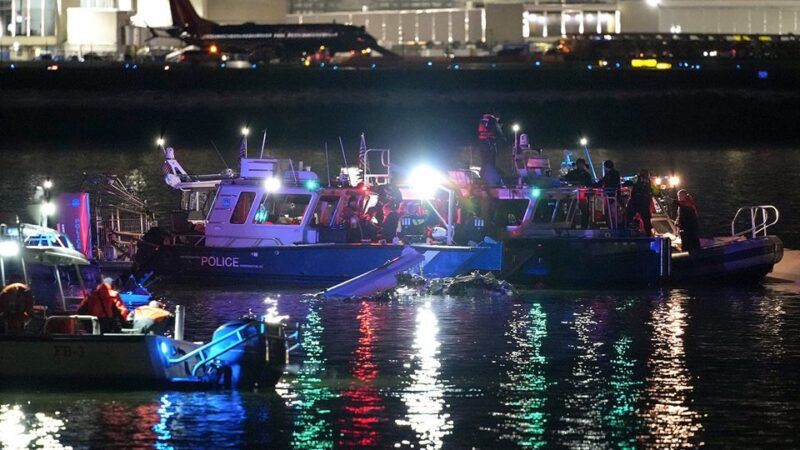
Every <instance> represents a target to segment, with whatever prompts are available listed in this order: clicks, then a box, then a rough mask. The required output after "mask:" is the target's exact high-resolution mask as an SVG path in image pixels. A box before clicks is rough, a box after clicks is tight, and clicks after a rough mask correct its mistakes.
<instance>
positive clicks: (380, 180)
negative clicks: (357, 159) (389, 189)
mask: <svg viewBox="0 0 800 450" xmlns="http://www.w3.org/2000/svg"><path fill="white" fill-rule="evenodd" d="M370 153H377V154H378V155H379V156H380V165H381V167H382V168H383V169H385V171H384V172H379V173H376V172H372V171H371V170H370V169H371V165H370V164H369V161H370V159H369V156H370ZM364 163H365V167H364V183H366V184H368V185H370V186H378V185H381V184H388V183H390V182H391V180H392V168H391V160H390V152H389V149H383V148H370V149H368V150H367V151H366V152H364Z"/></svg>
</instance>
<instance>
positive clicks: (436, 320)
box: [0, 288, 800, 449]
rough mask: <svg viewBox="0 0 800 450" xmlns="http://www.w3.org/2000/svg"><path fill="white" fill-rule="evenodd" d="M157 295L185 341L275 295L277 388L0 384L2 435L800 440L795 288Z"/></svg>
mask: <svg viewBox="0 0 800 450" xmlns="http://www.w3.org/2000/svg"><path fill="white" fill-rule="evenodd" d="M165 293H169V294H170V296H171V297H172V298H174V299H175V300H174V301H175V302H180V303H182V304H186V305H189V312H190V315H191V317H192V318H193V321H192V322H191V323H192V324H193V325H192V327H190V329H189V330H187V334H189V335H190V338H191V339H207V338H208V337H209V335H210V333H211V331H213V327H210V324H216V323H219V322H220V320H219V319H220V318H221V317H228V318H231V317H236V316H238V315H241V314H244V313H246V312H247V311H248V310H251V309H252V310H253V311H263V309H264V308H265V303H264V299H265V297H268V298H269V299H273V300H274V301H270V302H269V305H266V306H276V307H277V310H278V312H279V313H280V314H288V315H289V316H290V317H291V321H292V322H294V321H297V322H299V323H300V325H301V330H302V333H301V343H302V345H303V349H302V351H300V352H299V353H297V354H295V355H294V361H293V364H294V366H293V368H292V370H291V371H290V373H287V374H286V375H285V376H284V378H283V380H282V381H281V383H280V384H279V386H278V387H277V389H276V392H275V393H265V392H259V393H251V392H241V393H240V392H228V391H219V392H172V391H168V392H147V391H145V392H132V393H127V392H68V393H58V392H24V391H22V392H20V391H9V392H5V391H4V392H0V446H2V447H3V448H15V447H16V448H25V447H29V446H43V447H48V446H49V447H53V448H57V447H59V446H63V447H70V446H71V447H76V448H85V447H107V446H114V445H120V446H134V447H155V448H163V449H169V448H187V447H207V448H208V447H215V448H222V447H239V448H241V447H261V448H287V447H291V448H299V449H327V448H337V447H341V448H352V447H370V446H371V447H379V448H387V447H393V446H396V447H405V448H411V447H413V448H420V447H422V448H462V447H471V446H475V447H481V448H486V447H492V446H499V447H507V446H509V445H513V446H518V447H521V448H536V447H553V446H559V447H567V448H589V447H619V448H641V447H645V448H678V447H694V446H698V445H700V444H703V443H708V444H711V445H713V446H719V447H730V446H736V447H758V446H760V445H761V444H762V443H777V444H779V445H780V446H784V447H797V446H798V445H800V442H798V438H797V436H796V434H795V432H794V427H795V426H796V418H797V417H799V416H800V409H798V405H797V404H796V403H795V402H793V401H792V399H794V398H798V397H800V382H798V380H796V378H795V377H793V376H791V375H792V374H793V373H795V372H792V370H794V369H796V367H797V365H796V362H797V361H800V293H799V292H798V291H797V290H795V291H789V292H785V291H778V290H774V289H770V288H763V289H755V290H739V291H737V290H691V289H690V290H663V291H661V290H657V291H643V292H623V293H603V294H597V293H592V292H568V291H534V292H526V293H524V295H523V298H522V299H520V300H516V301H500V302H498V301H496V300H492V301H489V300H486V301H484V300H481V299H475V300H471V301H464V300H457V299H447V298H436V297H431V298H419V299H413V300H410V301H400V302H390V303H377V302H369V301H358V302H340V301H326V302H322V301H318V300H307V299H303V298H301V297H300V296H299V295H298V293H297V291H283V292H280V291H275V290H267V291H265V290H263V289H253V290H247V291H229V292H227V291H225V290H220V289H208V290H203V291H199V290H186V289H182V288H172V290H171V291H165ZM279 294H280V295H279ZM743 360H746V362H747V363H746V364H743ZM764 417H768V419H769V420H766V419H763V418H764Z"/></svg>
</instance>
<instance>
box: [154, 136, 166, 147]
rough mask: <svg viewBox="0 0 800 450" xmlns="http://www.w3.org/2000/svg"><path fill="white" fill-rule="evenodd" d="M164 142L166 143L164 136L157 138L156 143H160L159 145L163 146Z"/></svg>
mask: <svg viewBox="0 0 800 450" xmlns="http://www.w3.org/2000/svg"><path fill="white" fill-rule="evenodd" d="M164 143H165V141H164V138H158V139H156V145H158V146H159V147H163V146H164Z"/></svg>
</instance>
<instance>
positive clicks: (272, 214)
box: [253, 193, 311, 225]
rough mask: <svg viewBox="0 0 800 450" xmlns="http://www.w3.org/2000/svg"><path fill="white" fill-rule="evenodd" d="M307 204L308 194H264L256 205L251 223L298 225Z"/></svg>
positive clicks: (309, 196) (309, 200)
mask: <svg viewBox="0 0 800 450" xmlns="http://www.w3.org/2000/svg"><path fill="white" fill-rule="evenodd" d="M309 203H311V195H310V194H273V193H268V194H265V195H264V196H263V197H262V198H261V201H260V202H259V203H258V208H257V209H256V214H255V216H253V223H254V224H269V225H299V224H300V222H302V221H303V215H305V213H306V208H308V204H309Z"/></svg>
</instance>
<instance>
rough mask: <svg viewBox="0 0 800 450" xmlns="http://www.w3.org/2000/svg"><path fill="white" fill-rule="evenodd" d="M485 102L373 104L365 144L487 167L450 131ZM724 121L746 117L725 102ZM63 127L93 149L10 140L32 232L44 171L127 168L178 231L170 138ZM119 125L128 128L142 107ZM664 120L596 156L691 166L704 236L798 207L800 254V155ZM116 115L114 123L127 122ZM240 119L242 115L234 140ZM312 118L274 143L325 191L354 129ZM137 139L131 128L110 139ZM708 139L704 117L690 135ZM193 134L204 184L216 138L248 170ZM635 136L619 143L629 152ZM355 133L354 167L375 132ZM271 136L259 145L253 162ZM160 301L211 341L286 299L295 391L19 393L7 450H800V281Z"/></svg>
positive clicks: (404, 157) (289, 383)
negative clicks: (418, 118) (452, 106)
mask: <svg viewBox="0 0 800 450" xmlns="http://www.w3.org/2000/svg"><path fill="white" fill-rule="evenodd" d="M553 101H554V102H555V100H553ZM723 103H724V102H723ZM446 106H447V105H446V104H445V105H443V106H440V107H439V108H440V110H441V108H446ZM578 106H580V105H579V104H578ZM390 107H391V105H387V108H390ZM326 108H327V109H325V111H330V110H334V109H336V108H335V107H333V106H331V105H327V106H326ZM471 108H472V109H473V110H468V111H466V112H464V111H461V110H459V111H460V112H453V113H451V114H450V115H442V116H441V117H438V118H437V119H436V120H437V121H436V122H433V124H434V125H437V124H438V125H441V126H440V127H439V126H438V125H437V126H434V125H431V124H430V123H429V124H428V125H426V126H424V127H422V128H421V131H420V132H417V131H418V130H420V127H417V126H416V125H418V124H417V123H415V122H414V121H413V120H412V119H406V120H405V121H400V122H396V123H393V122H391V121H389V120H384V119H385V117H383V116H378V115H376V114H377V112H378V110H379V109H380V105H377V106H376V105H373V106H372V109H369V110H368V111H367V112H368V113H369V114H373V115H374V116H375V117H377V118H381V117H383V119H382V120H381V121H380V123H379V126H378V127H377V128H372V129H369V128H368V129H367V132H368V140H369V142H370V145H371V146H373V147H390V148H392V149H393V154H392V156H393V161H394V162H396V163H397V164H398V165H399V166H400V167H403V166H405V167H408V166H412V165H414V164H415V163H417V162H420V161H422V160H425V159H431V160H434V161H439V162H448V163H451V164H467V163H469V157H470V153H469V151H467V150H465V149H464V147H465V146H467V145H468V144H469V143H470V140H471V137H465V136H468V135H467V133H468V132H469V133H471V132H472V126H471V125H469V126H466V125H464V126H461V128H460V129H463V130H462V131H463V133H453V132H452V130H451V131H447V126H446V125H452V124H453V123H456V122H462V121H463V122H464V123H467V122H466V121H467V120H468V117H467V116H470V117H471V116H472V115H474V113H476V112H479V111H480V109H481V108H482V105H472V106H471ZM518 109H519V110H520V111H522V110H523V106H520V105H518ZM579 109H580V108H578V107H577V106H576V104H571V105H570V104H568V105H565V106H561V110H562V113H563V112H564V111H574V112H576V115H577V117H578V118H580V119H581V121H583V122H584V123H589V122H592V123H593V124H594V125H593V126H594V127H595V128H596V129H600V128H604V127H605V125H604V124H603V120H602V118H603V116H602V115H599V116H598V115H591V114H587V113H585V112H583V113H582V112H580V111H579ZM387 111H388V109H387ZM434 111H436V110H434ZM594 111H599V108H596V109H594ZM34 112H35V114H34V115H41V116H45V115H46V111H39V110H36V111H34ZM673 112H674V111H673ZM6 113H8V111H6ZM28 113H29V114H32V113H31V112H30V111H29V112H28ZM535 113H540V111H539V112H536V111H535ZM9 114H10V113H9ZM192 114H194V116H193V117H196V116H197V115H199V114H200V113H199V112H197V111H194V112H193V113H192ZM271 114H275V113H274V112H273V113H271ZM314 114H316V115H314ZM314 114H311V117H314V118H319V113H318V112H316V113H314ZM361 114H362V116H363V115H364V114H366V113H364V112H363V111H362V112H361ZM387 114H389V113H387ZM427 114H428V115H429V116H434V115H435V113H431V112H428V113H427ZM626 114H629V115H630V116H631V117H633V116H635V114H634V113H633V112H630V111H629V112H628V113H626ZM698 114H699V113H698ZM720 114H721V115H722V116H723V117H727V115H726V113H725V112H724V111H723V110H722V109H721V110H720ZM69 115H73V116H72V117H67V116H69ZM218 115H219V114H218ZM390 115H391V114H390ZM347 116H348V114H344V113H341V112H340V114H338V115H337V116H335V117H334V116H332V117H331V120H332V121H334V122H335V123H337V124H339V125H341V128H340V129H350V128H352V127H346V126H345V125H350V124H349V123H348V122H359V121H354V120H351V119H350V118H348V117H347ZM462 116H463V117H462ZM590 116H591V117H590ZM9 117H10V116H9ZM55 117H57V118H58V121H59V123H57V124H53V123H42V126H43V129H45V130H47V129H48V128H52V127H56V128H60V129H66V128H69V129H74V133H75V134H76V135H81V134H84V133H85V135H86V136H88V137H87V138H85V139H77V138H73V139H68V140H60V139H52V138H50V139H48V138H47V132H46V131H45V133H44V135H43V138H42V136H33V137H32V138H31V139H16V140H12V141H9V140H3V141H2V142H0V158H2V161H3V166H2V173H0V211H14V212H20V213H22V215H23V219H24V218H25V217H24V216H25V214H24V211H22V210H24V205H26V204H28V203H29V202H30V201H31V198H32V195H33V190H34V187H35V186H36V185H37V184H41V182H42V180H43V179H44V178H45V177H46V176H51V177H53V179H54V181H55V184H56V190H64V191H73V190H77V189H79V187H80V183H81V175H80V174H81V173H83V172H94V171H102V172H112V173H116V174H118V175H120V176H129V175H131V174H132V173H133V172H134V171H138V173H139V175H141V177H142V179H143V180H144V181H145V186H144V187H143V190H142V195H143V196H144V197H145V198H146V199H147V201H148V203H149V204H150V206H151V207H152V208H153V209H154V210H155V211H156V212H157V213H158V215H159V218H160V219H161V220H165V219H166V217H167V213H168V212H169V211H170V210H172V209H174V208H175V207H176V205H177V203H176V202H177V199H178V195H177V193H175V192H171V191H169V190H168V188H167V187H166V186H165V185H164V184H163V182H162V181H161V171H160V163H161V154H160V152H159V151H158V150H157V149H155V148H154V146H152V145H151V144H147V143H139V144H131V143H129V142H128V143H126V141H124V140H122V141H119V142H118V141H116V140H114V139H106V138H103V139H102V140H98V139H92V138H91V137H92V136H94V135H95V134H96V133H94V132H93V131H92V130H91V126H92V125H93V123H92V122H93V120H95V119H98V117H99V115H98V112H97V111H94V112H93V113H92V115H90V116H88V117H89V118H90V119H92V120H87V116H83V115H81V113H80V111H78V112H75V111H73V110H69V111H66V112H65V111H61V113H60V115H58V114H57V115H56V116H55ZM111 117H112V118H114V117H116V118H119V119H120V120H122V118H123V117H124V114H117V115H112V116H111ZM671 117H672V116H671ZM676 117H677V116H675V117H672V119H670V120H671V122H670V123H671V127H672V128H670V129H672V130H674V129H676V128H679V127H677V124H678V122H679V121H678V120H677V119H676ZM698 117H699V116H698ZM462 119H463V120H462ZM663 119H664V117H660V116H652V117H651V116H647V117H640V118H639V119H638V120H639V122H636V123H632V124H630V127H638V126H639V125H642V124H643V123H646V125H645V126H644V127H643V128H639V130H640V131H639V132H638V133H635V135H636V136H637V140H636V141H633V142H630V143H627V144H626V145H625V143H624V142H622V143H621V144H619V145H615V146H614V147H610V148H599V149H596V150H593V153H592V155H593V157H594V159H595V163H596V164H597V165H599V161H601V160H604V159H609V158H610V159H613V160H615V161H616V162H617V167H618V168H619V169H620V170H621V172H623V174H632V173H634V172H635V171H637V170H638V169H639V168H643V167H646V168H649V169H651V170H652V171H654V172H657V173H662V174H666V173H671V172H675V173H677V174H679V175H680V176H681V178H682V183H683V184H682V187H685V188H687V189H689V190H690V191H692V192H693V193H694V194H695V198H696V200H697V203H698V207H699V210H700V218H701V227H702V234H706V235H720V234H727V233H729V230H730V220H731V218H732V215H733V214H734V213H735V211H736V209H737V208H738V207H740V206H745V205H755V204H773V205H775V206H777V207H778V208H779V209H780V211H781V213H782V217H781V221H780V223H779V224H778V226H776V227H775V233H776V234H778V235H779V236H780V237H781V238H782V239H783V240H784V241H785V243H786V244H787V246H789V247H794V248H798V246H800V232H799V231H798V230H800V218H798V216H797V214H796V213H795V212H796V211H797V210H798V207H800V172H798V171H797V168H798V167H800V152H798V151H797V148H796V147H794V146H792V145H783V144H781V145H778V144H776V143H774V142H772V143H770V142H766V143H764V144H763V145H761V144H758V143H756V144H748V145H747V146H746V147H739V146H736V145H728V144H725V145H719V144H712V145H706V144H702V145H701V146H699V147H683V146H680V145H677V144H673V145H668V146H665V145H663V144H661V145H659V144H658V143H657V142H660V140H658V139H653V140H652V141H648V139H647V136H646V135H647V133H648V132H649V131H647V130H653V129H654V128H657V127H658V123H661V121H662V120H663ZM730 119H731V120H742V121H743V122H748V120H749V119H748V118H747V117H739V116H737V117H731V118H730ZM62 120H63V121H65V122H63V123H62V122H61V121H62ZM113 120H114V121H116V119H113ZM136 120H138V121H139V122H141V121H142V120H143V119H142V118H141V117H139V118H137V119H136ZM171 120H172V121H173V122H177V121H179V117H178V116H174V117H172V119H171ZM507 120H511V119H510V118H508V117H507ZM111 121H112V119H106V122H105V124H106V125H109V126H111V125H112V124H111ZM233 121H234V120H233V119H230V118H229V119H228V122H229V123H226V124H225V125H226V127H227V128H226V129H230V128H232V125H231V123H232V122H233ZM151 122H152V123H154V122H157V119H154V120H153V121H151ZM312 122H313V120H311V119H308V118H307V117H305V116H304V115H303V114H301V113H299V112H298V111H294V112H292V113H291V114H289V116H288V117H286V118H284V120H283V122H281V123H280V127H278V128H279V129H286V127H289V128H293V129H295V130H297V129H306V130H308V133H307V134H303V135H292V134H287V133H285V132H284V133H283V134H279V133H272V134H271V135H270V141H269V142H270V145H269V149H270V151H271V152H272V153H273V154H276V155H278V156H291V157H293V158H295V159H296V160H299V159H303V160H304V161H305V162H306V163H307V164H311V165H312V167H313V168H314V169H315V170H316V171H317V172H318V173H319V174H320V175H321V176H322V177H323V179H324V177H325V169H324V167H325V166H324V156H323V153H322V152H321V147H322V146H321V141H322V140H324V139H327V140H328V142H329V144H330V148H331V167H332V168H333V169H334V170H336V168H338V166H339V165H340V159H339V156H338V146H337V145H336V134H335V133H333V134H332V133H330V129H329V128H330V127H327V128H325V133H322V134H325V136H328V137H324V136H322V137H321V136H319V135H317V134H316V133H315V130H314V128H313V125H314V124H313V123H312ZM668 122H669V121H668ZM152 123H151V124H152ZM208 123H209V121H206V122H203V124H204V125H207V124H208ZM367 123H369V122H367ZM390 123H392V125H390ZM468 123H471V122H468ZM100 124H101V125H102V124H103V122H102V119H101V120H100ZM229 125H230V126H229ZM272 125H274V123H273V124H272ZM2 126H3V127H4V130H7V129H9V128H12V127H13V126H14V123H13V122H12V121H4V122H3V124H2ZM124 126H125V124H124V123H116V122H115V123H114V124H113V126H112V127H111V128H112V129H121V128H124ZM188 126H189V125H184V127H188ZM356 126H358V124H356ZM368 126H369V125H368ZM562 126H565V125H563V124H562ZM614 126H615V127H617V128H625V127H626V126H627V125H623V123H621V122H614ZM705 126H706V125H703V124H702V123H699V122H694V123H692V124H691V128H692V130H693V131H692V133H693V134H692V136H696V133H697V130H698V129H702V128H704V127H705ZM707 126H708V127H709V128H712V127H714V124H708V125H707ZM726 126H727V129H730V128H731V127H732V126H731V125H730V124H728V125H726ZM24 127H27V128H30V127H31V123H26V124H24ZM157 128H158V127H154V129H153V131H154V132H155V131H158V130H157ZM457 128H458V127H457ZM576 129H578V128H576ZM583 129H584V130H587V129H588V130H590V131H591V128H583ZM642 130H645V131H642ZM740 131H741V130H740ZM784 131H785V130H784ZM742 132H743V131H742ZM766 132H767V131H765V129H761V130H760V131H759V133H766ZM795 132H796V130H795V131H792V132H791V133H789V134H792V133H795ZM196 133H197V135H196V136H186V135H183V136H181V135H174V134H177V133H174V130H173V135H169V136H168V138H169V139H170V143H171V144H172V145H175V147H176V149H177V155H178V158H179V160H181V161H182V163H183V164H184V166H185V167H186V168H187V169H188V170H189V171H190V172H193V173H208V172H216V171H219V170H220V169H221V168H222V167H224V166H223V163H222V161H221V160H220V156H218V155H217V153H216V152H215V151H214V150H213V149H212V147H211V145H210V144H204V142H209V140H210V139H211V138H213V139H214V140H215V142H216V144H217V146H218V147H219V149H220V152H221V154H222V157H223V158H224V159H225V160H227V161H228V163H229V164H230V163H232V162H233V161H235V159H236V153H237V151H236V148H237V138H236V136H233V135H231V134H230V133H223V132H221V131H211V130H210V129H209V128H197V130H196ZM670 133H671V132H670ZM551 134H552V133H551ZM590 134H591V133H590ZM716 134H717V135H718V134H719V132H717V133H716ZM578 135H579V133H578V132H576V133H575V136H574V138H575V139H573V137H572V136H567V137H566V138H564V140H562V141H558V142H556V143H553V144H552V145H550V149H549V150H547V151H546V154H548V155H549V156H550V157H551V160H552V163H553V164H554V165H555V164H557V163H558V161H560V159H561V148H563V147H573V148H574V146H575V144H574V141H576V140H577V137H578ZM785 135H786V134H785V133H784V136H785ZM198 136H199V137H198ZM619 136H621V134H618V139H617V141H624V139H619ZM643 136H644V137H643ZM154 137H155V136H154ZM343 137H344V139H345V144H346V145H347V149H348V158H349V159H350V160H351V161H352V160H354V159H355V156H356V148H357V132H355V131H354V132H352V133H351V134H350V135H344V136H343ZM590 137H592V136H590ZM148 139H149V138H148ZM675 140H678V141H679V140H680V136H677V137H676V139H675ZM689 140H696V139H694V137H692V138H689ZM673 141H674V140H673ZM104 142H105V143H104ZM253 142H256V144H255V145H253ZM258 142H260V141H259V139H258V138H253V139H251V149H252V148H254V147H258V146H259V144H258ZM575 155H576V157H577V156H579V155H578V152H575ZM154 291H155V292H156V294H158V295H162V296H165V297H166V298H168V299H170V300H169V302H170V304H184V305H187V306H188V308H189V313H188V314H189V316H188V326H189V338H191V339H207V338H208V337H209V336H210V335H211V333H212V331H213V330H214V328H215V327H216V326H217V325H219V324H221V323H223V322H225V321H227V320H229V319H231V318H235V317H237V316H239V315H241V314H244V313H246V312H247V311H248V310H250V309H252V310H253V311H260V310H262V309H263V308H265V306H266V305H265V301H266V302H272V301H276V302H277V305H278V309H279V311H280V312H281V313H283V314H287V315H289V316H290V317H291V321H293V322H298V323H299V324H300V325H301V327H302V330H303V333H302V344H303V349H302V350H301V351H300V352H299V353H298V354H296V355H293V365H292V367H291V368H290V369H291V370H289V373H287V374H286V375H285V376H284V378H283V381H282V382H281V384H280V385H279V387H278V389H277V390H276V392H267V393H263V392H262V393H252V392H241V393H238V392H208V393H185V392H148V391H144V392H99V393H98V392H72V393H56V392H51V391H25V392H20V391H2V392H0V447H3V448H20V447H23V448H24V447H29V446H30V447H48V448H49V447H53V448H54V447H59V446H72V447H75V448H106V447H156V448H198V447H201V448H221V447H235V448H244V447H259V448H288V447H294V448H331V447H339V448H348V447H360V446H374V447H381V448H391V447H395V448H439V447H446V448H468V447H478V448H487V447H488V448H492V447H496V448H506V447H521V448H532V447H549V448H552V447H555V448H560V447H565V448H608V447H622V448H633V447H649V448H668V447H696V446H700V445H708V446H711V447H739V448H754V447H786V448H796V447H798V446H800V442H798V441H800V438H798V437H797V434H796V429H797V423H798V421H799V420H800V404H799V403H798V402H797V400H796V399H798V398H800V378H798V376H797V374H798V373H799V372H798V371H799V370H800V289H797V288H795V287H794V286H793V285H791V286H788V287H787V286H782V285H770V286H767V287H761V288H753V289H742V288H726V287H722V288H714V289H711V288H709V289H702V288H700V289H690V290H679V289H675V290H669V289H665V290H648V291H604V292H600V293H598V292H589V291H531V292H526V293H524V295H523V296H522V298H520V299H517V300H497V299H495V300H492V299H453V298H415V299H407V300H403V301H398V302H392V303H375V302H342V301H329V302H319V301H314V300H308V299H303V298H302V297H301V292H300V291H298V290H295V289H292V288H285V287H279V288H272V289H264V288H252V289H246V288H241V287H237V288H233V289H232V288H209V289H206V288H195V287H188V286H175V285H158V284H157V285H155V286H154ZM0 363H2V364H7V363H8V362H5V361H3V362H0Z"/></svg>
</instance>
